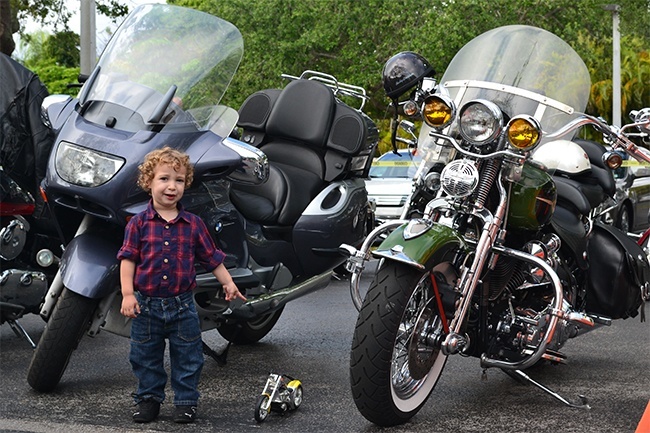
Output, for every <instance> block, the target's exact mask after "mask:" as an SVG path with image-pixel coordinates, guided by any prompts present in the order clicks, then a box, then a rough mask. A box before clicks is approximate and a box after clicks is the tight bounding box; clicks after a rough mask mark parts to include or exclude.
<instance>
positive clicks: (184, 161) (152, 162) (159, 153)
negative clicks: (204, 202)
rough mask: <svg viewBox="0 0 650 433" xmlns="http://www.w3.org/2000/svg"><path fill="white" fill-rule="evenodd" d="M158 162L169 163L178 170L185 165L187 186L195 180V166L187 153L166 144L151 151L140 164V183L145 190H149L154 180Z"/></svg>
mask: <svg viewBox="0 0 650 433" xmlns="http://www.w3.org/2000/svg"><path fill="white" fill-rule="evenodd" d="M158 164H169V165H171V166H172V168H173V169H174V170H176V171H178V170H180V169H181V167H185V171H186V174H185V187H186V188H187V187H189V186H190V185H191V184H192V180H194V167H192V164H190V157H189V156H188V155H186V154H185V153H183V152H181V151H179V150H176V149H172V148H171V147H169V146H165V147H163V148H162V149H156V150H153V151H151V152H149V153H148V154H147V155H146V156H145V157H144V162H143V163H142V164H140V165H139V166H138V170H139V171H140V174H139V175H138V185H139V186H140V188H142V189H144V190H145V191H149V187H148V185H149V184H150V183H151V181H152V180H153V172H154V169H155V168H156V166H157V165H158Z"/></svg>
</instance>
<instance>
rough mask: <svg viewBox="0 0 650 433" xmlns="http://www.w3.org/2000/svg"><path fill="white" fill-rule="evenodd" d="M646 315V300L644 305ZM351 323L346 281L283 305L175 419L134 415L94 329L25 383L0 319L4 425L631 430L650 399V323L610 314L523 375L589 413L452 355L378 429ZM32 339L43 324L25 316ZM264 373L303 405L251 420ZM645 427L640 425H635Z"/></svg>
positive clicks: (122, 373) (25, 357)
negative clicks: (406, 411)
mask: <svg viewBox="0 0 650 433" xmlns="http://www.w3.org/2000/svg"><path fill="white" fill-rule="evenodd" d="M646 308H647V309H648V311H647V312H648V315H649V317H650V305H648V306H647V307H646ZM355 321H356V310H355V309H354V307H353V306H352V303H351V301H350V296H349V293H348V285H347V282H337V281H334V282H333V283H332V284H331V285H330V286H329V287H328V288H325V289H322V290H320V291H318V292H316V293H312V294H310V295H308V296H307V297H304V298H301V299H298V300H296V301H294V302H292V303H290V304H289V305H288V306H287V307H286V309H285V311H284V313H283V315H282V317H281V318H280V320H279V322H278V324H277V325H276V327H275V328H274V329H273V330H272V331H271V333H270V334H269V335H268V336H267V337H266V338H264V339H263V340H262V341H261V342H260V343H258V344H255V345H251V346H233V347H231V349H230V353H229V357H228V363H227V365H226V366H219V365H217V363H216V362H214V361H213V360H211V359H209V358H208V359H206V364H205V367H204V369H203V374H202V380H201V384H200V391H201V392H202V397H201V400H200V403H199V419H198V420H197V422H196V423H195V424H193V425H178V424H174V423H173V422H172V421H171V413H172V409H173V407H172V405H171V404H169V403H166V404H164V405H163V407H162V411H161V416H160V418H159V419H158V421H156V422H154V423H151V424H145V425H138V424H134V423H133V422H132V421H131V416H130V413H131V409H132V406H131V404H132V402H131V398H130V393H131V392H133V390H134V389H135V379H134V377H133V375H132V374H131V370H130V366H129V363H128V350H129V344H128V340H126V339H124V338H121V337H118V336H115V335H112V334H109V333H107V332H102V333H100V335H99V336H97V337H96V338H87V337H86V338H84V339H83V340H82V342H81V344H80V346H79V348H78V350H77V351H76V352H75V354H74V355H73V357H72V359H71V361H70V365H69V367H68V369H67V371H66V373H65V375H64V377H63V379H62V381H61V384H60V386H59V387H58V388H57V390H56V391H55V392H53V393H50V394H39V393H37V392H35V391H33V390H31V389H30V387H29V385H28V384H27V381H26V372H27V367H28V365H29V361H30V359H31V354H32V349H31V347H30V346H29V345H28V344H27V342H26V341H24V340H22V339H19V338H18V337H16V336H15V335H14V333H13V332H12V330H11V329H10V327H9V326H8V325H6V324H5V325H3V326H1V327H0V431H1V432H41V433H57V432H62V433H76V432H84V433H85V432H98V433H104V432H110V433H113V432H177V431H187V432H190V431H191V432H250V431H265V432H366V433H372V432H385V431H390V432H444V433H448V432H455V433H456V432H459V433H462V432H481V433H496V432H498V433H509V432H512V433H515V432H516V433H522V432H531V433H532V432H535V433H537V432H563V433H588V432H598V433H608V432H611V433H625V432H630V433H634V432H635V430H636V428H637V425H638V423H639V420H640V419H641V416H642V414H643V411H644V409H645V408H646V406H647V405H648V402H649V401H650V323H648V322H646V323H641V322H640V321H639V319H638V318H636V319H628V320H621V321H615V322H614V325H613V326H611V327H608V328H601V329H598V330H596V331H594V332H592V333H589V334H587V335H585V336H582V337H580V338H578V339H576V340H572V341H569V342H568V344H567V345H566V347H565V349H564V350H563V352H564V353H565V354H566V355H568V357H569V364H568V365H560V366H551V365H546V366H542V367H536V368H533V369H530V370H528V371H527V372H528V374H529V375H530V376H531V377H532V378H534V379H535V380H537V381H539V382H541V383H543V384H544V385H545V386H547V387H549V388H551V389H553V390H554V391H556V392H558V393H559V394H561V395H562V396H563V397H565V398H566V399H568V400H570V401H575V400H577V399H578V397H577V396H578V395H579V394H583V395H585V396H586V397H587V398H588V399H589V404H590V405H591V407H592V409H591V410H583V409H574V408H570V407H567V406H564V405H562V404H561V403H559V402H558V401H557V400H555V399H553V398H551V397H550V396H548V395H547V394H545V393H543V392H542V391H540V390H539V389H537V388H535V387H533V386H530V385H528V386H526V385H523V384H521V383H518V382H517V381H515V380H513V379H512V378H510V377H509V376H507V375H505V374H503V373H502V372H500V371H498V370H494V369H491V370H488V371H487V374H486V375H485V376H484V375H483V371H482V369H481V368H480V366H479V362H478V360H477V359H474V358H462V357H459V356H456V357H453V358H450V360H449V361H448V363H447V366H446V368H445V371H444V373H443V376H442V378H441V380H440V382H439V383H438V385H437V387H436V390H435V391H434V393H433V395H432V396H431V398H430V399H429V401H428V402H427V404H426V405H425V406H424V408H423V409H422V410H421V411H420V413H419V414H418V415H417V416H415V417H414V418H413V419H412V420H411V421H410V422H409V423H407V424H405V425H402V426H398V427H394V428H391V429H381V428H378V427H376V426H374V425H373V424H371V423H370V422H368V421H367V420H365V419H364V418H363V417H362V416H361V415H360V414H359V412H358V411H357V410H356V407H355V405H354V402H353V401H352V397H351V395H350V390H349V374H348V366H349V349H350V343H351V339H352V332H353V329H354V324H355ZM22 323H23V325H24V326H25V328H26V329H27V330H28V332H30V334H31V335H32V337H34V338H35V339H36V338H38V337H39V336H40V333H41V330H42V327H43V322H42V320H41V319H40V318H38V317H37V316H30V317H27V318H25V319H23V320H22ZM204 339H205V340H206V342H208V343H209V344H210V345H211V346H212V347H213V348H215V349H217V350H221V349H222V348H224V347H225V340H223V339H222V338H221V337H220V336H219V334H218V333H217V332H216V331H210V332H208V333H205V334H204ZM269 373H281V374H287V375H290V376H293V377H295V378H297V379H299V380H301V381H302V383H303V386H304V401H303V404H302V405H301V406H300V408H299V409H298V410H296V411H293V412H288V413H286V414H285V415H280V414H276V413H271V414H270V415H269V417H268V418H267V419H266V420H265V421H264V422H263V423H257V422H256V421H255V419H254V410H255V401H256V398H257V396H258V395H259V394H260V393H261V391H262V389H263V387H264V384H265V381H266V378H267V376H268V374H269ZM637 433H646V432H637Z"/></svg>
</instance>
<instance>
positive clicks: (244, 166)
mask: <svg viewBox="0 0 650 433" xmlns="http://www.w3.org/2000/svg"><path fill="white" fill-rule="evenodd" d="M223 144H224V145H225V146H226V147H228V148H230V149H232V150H234V151H235V152H237V153H238V154H239V156H241V159H242V163H241V166H239V167H238V168H237V169H235V171H233V172H232V173H230V174H229V175H228V179H229V180H231V181H233V182H236V183H240V184H244V185H260V184H262V183H264V182H266V180H267V179H268V178H269V170H270V168H269V160H268V157H267V156H266V154H265V153H264V152H262V151H261V150H259V149H258V148H256V147H253V146H251V145H249V144H246V143H244V142H243V141H239V140H235V139H234V138H230V137H227V138H226V139H224V140H223Z"/></svg>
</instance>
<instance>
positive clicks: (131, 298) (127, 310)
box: [120, 295, 140, 319]
mask: <svg viewBox="0 0 650 433" xmlns="http://www.w3.org/2000/svg"><path fill="white" fill-rule="evenodd" d="M120 313H122V315H124V316H126V317H130V318H132V319H135V318H136V317H137V316H138V314H140V305H139V304H138V300H137V299H135V295H126V296H124V297H123V298H122V307H121V308H120Z"/></svg>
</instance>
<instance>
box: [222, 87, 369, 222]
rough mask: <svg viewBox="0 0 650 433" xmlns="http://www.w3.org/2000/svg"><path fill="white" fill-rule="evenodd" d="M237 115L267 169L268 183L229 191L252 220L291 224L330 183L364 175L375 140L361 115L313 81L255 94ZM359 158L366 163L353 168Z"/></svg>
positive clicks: (239, 122) (243, 135)
mask: <svg viewBox="0 0 650 433" xmlns="http://www.w3.org/2000/svg"><path fill="white" fill-rule="evenodd" d="M239 115H240V119H239V121H238V126H239V127H240V128H242V130H243V132H242V134H241V137H242V141H244V142H246V143H249V144H251V145H253V146H256V147H258V148H259V149H260V150H262V151H263V152H264V153H265V154H266V156H267V157H268V160H269V166H270V171H269V179H268V181H267V182H265V183H263V184H261V185H256V186H250V185H240V184H233V186H232V188H231V192H230V196H231V200H232V202H233V204H234V205H235V206H236V207H237V209H239V211H240V212H241V213H242V214H243V215H244V217H246V218H247V219H249V220H251V221H255V222H258V223H261V224H263V225H266V226H292V225H293V224H295V222H296V221H297V220H298V219H299V218H300V216H301V214H302V212H303V211H304V210H305V209H306V208H307V206H308V205H309V203H310V202H311V201H312V200H313V199H314V198H315V197H316V196H317V195H318V193H319V192H320V191H322V190H323V189H324V188H325V187H326V186H327V185H328V184H329V183H330V182H332V181H333V180H336V179H341V178H345V177H346V176H360V177H363V176H364V175H365V174H367V170H368V169H369V166H370V163H371V162H372V153H374V148H375V145H376V141H371V144H370V145H368V141H369V137H368V128H367V125H366V121H365V119H364V118H363V115H362V113H360V112H358V111H356V110H353V109H352V108H350V107H348V106H347V105H345V104H344V103H342V102H341V101H338V100H337V99H336V98H335V96H334V93H333V92H332V90H330V88H328V87H327V86H326V85H324V84H322V83H319V82H317V81H313V80H304V79H301V80H295V81H291V82H290V83H289V84H287V86H286V87H285V88H284V89H282V90H277V89H267V90H262V91H259V92H256V93H254V94H253V95H251V96H249V97H248V98H247V99H246V101H244V104H243V105H242V107H241V108H240V109H239ZM371 138H372V137H371ZM360 154H362V155H363V156H366V157H367V163H366V164H360V165H359V166H360V168H358V167H357V166H356V165H355V167H352V160H353V159H354V158H355V157H356V156H358V155H360ZM355 170H356V171H358V172H355Z"/></svg>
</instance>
